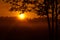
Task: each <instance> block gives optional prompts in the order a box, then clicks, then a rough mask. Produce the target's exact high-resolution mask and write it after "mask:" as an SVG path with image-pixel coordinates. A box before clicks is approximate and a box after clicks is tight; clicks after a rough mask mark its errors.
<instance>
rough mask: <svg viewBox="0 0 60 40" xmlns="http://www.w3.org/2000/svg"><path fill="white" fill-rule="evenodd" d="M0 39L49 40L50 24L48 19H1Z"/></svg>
mask: <svg viewBox="0 0 60 40" xmlns="http://www.w3.org/2000/svg"><path fill="white" fill-rule="evenodd" d="M58 30H59V29H58ZM58 35H59V34H58ZM0 37H1V39H2V40H38V39H39V40H49V31H48V23H47V20H46V19H34V20H25V21H21V20H18V19H17V18H13V17H0Z"/></svg>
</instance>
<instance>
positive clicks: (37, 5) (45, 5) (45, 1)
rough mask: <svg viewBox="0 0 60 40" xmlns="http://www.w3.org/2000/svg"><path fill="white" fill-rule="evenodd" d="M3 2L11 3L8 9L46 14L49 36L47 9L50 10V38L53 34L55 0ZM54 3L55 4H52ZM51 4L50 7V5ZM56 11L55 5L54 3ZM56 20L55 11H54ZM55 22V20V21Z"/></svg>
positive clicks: (13, 0)
mask: <svg viewBox="0 0 60 40" xmlns="http://www.w3.org/2000/svg"><path fill="white" fill-rule="evenodd" d="M2 1H4V2H5V3H9V4H10V5H11V7H10V9H9V10H10V11H22V13H24V12H27V11H28V12H32V11H33V12H36V13H37V14H38V15H47V20H48V28H49V37H51V28H50V19H49V15H48V14H49V11H48V10H49V9H51V10H52V38H53V36H54V16H55V15H54V9H55V7H54V6H55V4H56V0H2ZM54 3H55V4H54ZM50 6H51V7H50ZM56 11H57V5H56ZM56 20H57V12H56ZM56 23H57V21H56ZM50 40H51V38H50Z"/></svg>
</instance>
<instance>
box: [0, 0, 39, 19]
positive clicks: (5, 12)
mask: <svg viewBox="0 0 60 40" xmlns="http://www.w3.org/2000/svg"><path fill="white" fill-rule="evenodd" d="M10 6H11V5H10V4H8V3H4V2H2V1H1V0H0V16H4V17H6V16H9V17H16V16H18V15H19V12H18V11H16V12H15V11H12V12H10V11H9V8H10ZM25 14H26V15H27V17H29V18H38V17H39V16H38V15H37V14H35V13H31V12H30V13H29V12H27V13H25Z"/></svg>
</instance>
